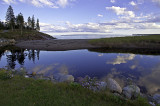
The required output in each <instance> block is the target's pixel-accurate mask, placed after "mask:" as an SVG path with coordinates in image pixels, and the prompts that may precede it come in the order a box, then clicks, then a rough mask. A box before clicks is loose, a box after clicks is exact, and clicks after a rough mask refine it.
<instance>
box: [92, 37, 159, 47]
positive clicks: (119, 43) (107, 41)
mask: <svg viewBox="0 0 160 106" xmlns="http://www.w3.org/2000/svg"><path fill="white" fill-rule="evenodd" d="M89 42H90V43H91V44H93V45H99V46H101V47H108V48H151V49H157V48H159V47H160V35H147V36H130V37H115V38H102V39H94V40H90V41H89Z"/></svg>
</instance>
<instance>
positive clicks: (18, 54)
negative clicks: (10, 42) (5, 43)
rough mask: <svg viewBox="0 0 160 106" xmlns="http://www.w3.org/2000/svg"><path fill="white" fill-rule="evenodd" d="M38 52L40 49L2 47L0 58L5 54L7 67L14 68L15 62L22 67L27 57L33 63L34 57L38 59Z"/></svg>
mask: <svg viewBox="0 0 160 106" xmlns="http://www.w3.org/2000/svg"><path fill="white" fill-rule="evenodd" d="M39 54H40V50H25V49H20V48H16V47H10V48H2V49H0V60H1V58H2V56H4V55H6V59H7V67H8V68H9V69H15V67H16V64H17V63H18V64H19V65H20V66H21V67H23V65H24V63H25V59H26V58H27V57H28V59H29V60H32V61H33V62H34V63H35V59H36V58H37V59H38V60H39Z"/></svg>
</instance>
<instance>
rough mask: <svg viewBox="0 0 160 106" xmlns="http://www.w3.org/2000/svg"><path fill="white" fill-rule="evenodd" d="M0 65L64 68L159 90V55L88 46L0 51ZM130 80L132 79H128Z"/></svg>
mask: <svg viewBox="0 0 160 106" xmlns="http://www.w3.org/2000/svg"><path fill="white" fill-rule="evenodd" d="M0 57H1V58H0V68H6V67H10V68H15V69H18V68H20V67H24V68H26V70H27V71H28V73H31V72H33V71H34V72H37V73H43V74H44V75H46V76H48V75H52V74H54V73H55V72H58V71H60V72H68V73H69V74H72V75H73V76H74V77H76V78H77V77H84V76H86V75H89V76H90V77H97V78H98V79H105V78H107V77H112V78H114V79H115V80H116V81H118V82H119V83H120V85H121V86H122V87H123V86H125V85H126V84H128V83H136V84H137V85H139V86H140V87H141V88H143V92H149V93H155V92H159V90H160V80H159V77H160V56H154V55H137V54H125V53H123V54H121V53H97V52H90V51H88V50H73V51H36V50H19V51H12V52H11V51H5V52H3V53H0ZM131 80H132V81H131Z"/></svg>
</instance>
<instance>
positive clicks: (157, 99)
mask: <svg viewBox="0 0 160 106" xmlns="http://www.w3.org/2000/svg"><path fill="white" fill-rule="evenodd" d="M153 99H154V101H155V102H156V103H157V104H160V94H155V95H154V96H153Z"/></svg>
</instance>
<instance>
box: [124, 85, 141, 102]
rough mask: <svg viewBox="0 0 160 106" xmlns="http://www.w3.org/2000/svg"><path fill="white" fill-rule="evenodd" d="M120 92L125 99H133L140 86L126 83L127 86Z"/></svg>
mask: <svg viewBox="0 0 160 106" xmlns="http://www.w3.org/2000/svg"><path fill="white" fill-rule="evenodd" d="M122 94H123V95H124V96H125V97H126V98H127V99H135V98H137V97H138V95H140V88H139V87H138V86H136V85H128V86H127V87H124V88H123V92H122Z"/></svg>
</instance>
